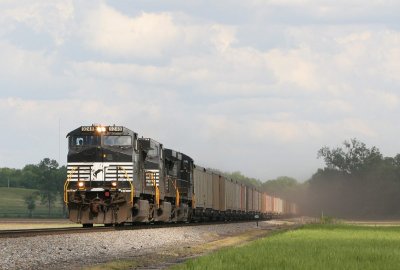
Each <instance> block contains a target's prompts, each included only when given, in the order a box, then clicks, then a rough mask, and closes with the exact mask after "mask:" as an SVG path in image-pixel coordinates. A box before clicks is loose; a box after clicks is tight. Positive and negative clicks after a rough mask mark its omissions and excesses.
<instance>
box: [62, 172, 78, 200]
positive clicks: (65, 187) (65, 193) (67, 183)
mask: <svg viewBox="0 0 400 270" xmlns="http://www.w3.org/2000/svg"><path fill="white" fill-rule="evenodd" d="M71 169H72V170H71V172H70V173H69V175H68V176H67V179H66V180H65V183H64V203H65V205H68V191H67V188H68V185H69V182H70V181H71V178H72V175H73V174H74V172H75V171H76V170H77V169H78V167H72V168H71Z"/></svg>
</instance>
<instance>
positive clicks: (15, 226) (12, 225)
mask: <svg viewBox="0 0 400 270" xmlns="http://www.w3.org/2000/svg"><path fill="white" fill-rule="evenodd" d="M81 226H82V225H80V224H75V223H73V222H71V221H69V220H68V219H10V218H1V219H0V230H19V229H42V228H60V227H81Z"/></svg>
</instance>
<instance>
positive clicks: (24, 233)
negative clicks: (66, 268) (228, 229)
mask: <svg viewBox="0 0 400 270" xmlns="http://www.w3.org/2000/svg"><path fill="white" fill-rule="evenodd" d="M242 222H252V221H249V220H237V221H229V222H222V221H221V222H192V223H159V224H158V223H149V224H131V225H124V226H117V227H101V226H99V227H92V228H78V227H65V228H45V229H24V230H0V238H18V237H33V236H42V235H60V234H74V233H94V232H109V231H122V230H142V229H158V228H170V227H183V226H202V225H218V224H226V223H242Z"/></svg>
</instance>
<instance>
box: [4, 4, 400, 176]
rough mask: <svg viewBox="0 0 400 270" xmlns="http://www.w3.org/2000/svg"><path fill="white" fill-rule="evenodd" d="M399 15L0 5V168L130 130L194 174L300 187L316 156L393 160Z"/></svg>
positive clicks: (270, 8) (362, 8) (398, 147)
mask: <svg viewBox="0 0 400 270" xmlns="http://www.w3.org/2000/svg"><path fill="white" fill-rule="evenodd" d="M398 14H400V2H399V1H392V0H370V1H367V2H366V1H361V0H346V1H343V0H335V1H330V0H325V1H316V0H264V1H261V0H248V1H235V0H229V1H227V0H219V1H178V0H172V1H155V0H143V1H141V0H137V1H105V0H101V1H100V0H89V1H74V0H65V1H53V0H35V1H32V0H19V1H14V0H0V124H1V135H0V167H12V168H22V167H23V166H24V165H25V164H37V163H38V162H39V161H40V160H41V159H43V158H45V157H50V158H54V159H56V160H58V161H59V163H60V164H62V165H64V164H66V155H67V140H66V138H65V136H66V134H67V133H68V132H69V131H71V130H73V129H75V128H77V127H79V126H82V125H91V124H93V123H101V124H106V125H107V124H116V125H123V126H126V127H128V128H130V129H132V130H134V131H135V132H137V133H138V134H139V136H144V137H151V138H154V139H156V140H157V141H159V142H161V143H163V144H164V146H165V147H167V148H173V149H176V150H177V151H180V152H183V153H185V154H187V155H189V156H191V157H192V158H193V159H194V160H195V162H196V163H197V164H199V165H202V166H205V167H211V168H218V169H220V170H223V171H230V172H232V171H240V172H242V173H243V174H245V175H246V176H249V177H255V178H259V179H261V180H267V179H274V178H276V177H279V176H290V177H294V178H296V179H298V180H299V181H305V180H307V179H309V178H310V177H311V176H312V174H313V173H315V172H316V171H317V169H318V168H322V167H323V166H324V164H323V161H322V160H321V159H317V152H318V150H319V149H320V148H322V147H323V146H329V147H336V146H340V145H341V144H342V142H343V141H344V140H349V139H351V138H357V139H358V140H360V141H362V142H364V143H366V144H367V146H369V147H371V146H377V147H378V148H379V149H380V150H381V152H382V154H383V155H384V156H394V155H396V154H397V153H400V140H399V138H400V129H399V127H398V124H399V116H400V88H399V87H400V76H399V74H400V19H399V16H398Z"/></svg>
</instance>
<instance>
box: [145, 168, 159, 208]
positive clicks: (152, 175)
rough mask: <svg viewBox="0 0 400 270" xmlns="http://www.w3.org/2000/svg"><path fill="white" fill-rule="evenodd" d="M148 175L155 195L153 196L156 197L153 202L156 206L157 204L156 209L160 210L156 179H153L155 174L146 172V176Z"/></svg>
mask: <svg viewBox="0 0 400 270" xmlns="http://www.w3.org/2000/svg"><path fill="white" fill-rule="evenodd" d="M148 173H149V174H151V177H150V180H151V182H152V183H153V186H154V190H155V193H156V194H155V195H156V198H155V201H156V204H157V208H160V189H159V188H158V186H157V182H156V177H155V175H156V174H155V173H154V172H146V174H148Z"/></svg>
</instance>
